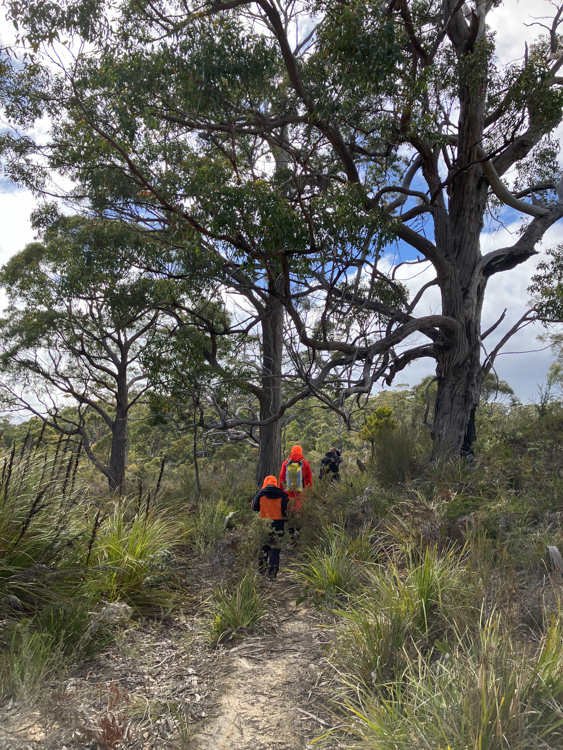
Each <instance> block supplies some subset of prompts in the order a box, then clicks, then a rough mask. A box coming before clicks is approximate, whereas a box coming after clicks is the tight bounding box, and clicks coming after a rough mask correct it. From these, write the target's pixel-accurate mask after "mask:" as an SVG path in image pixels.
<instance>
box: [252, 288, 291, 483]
mask: <svg viewBox="0 0 563 750" xmlns="http://www.w3.org/2000/svg"><path fill="white" fill-rule="evenodd" d="M279 281H280V283H282V282H283V279H282V278H280V280H279ZM268 309H269V312H268V315H267V316H266V317H265V318H264V319H263V320H262V392H263V395H262V397H261V398H260V420H264V419H269V418H270V417H272V416H273V415H274V414H277V413H278V412H279V410H280V407H281V370H282V354H283V318H284V308H283V305H282V304H281V303H280V301H279V299H278V298H277V297H276V296H275V295H274V294H270V295H269V299H268ZM280 466H281V422H280V420H279V419H278V420H276V421H275V422H271V423H270V424H268V425H266V426H263V427H260V446H259V453H258V467H257V470H256V482H257V484H258V486H262V482H263V481H264V478H265V477H267V476H269V475H270V474H271V475H273V476H277V475H278V473H279V470H280Z"/></svg>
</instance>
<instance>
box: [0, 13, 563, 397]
mask: <svg viewBox="0 0 563 750" xmlns="http://www.w3.org/2000/svg"><path fill="white" fill-rule="evenodd" d="M553 8H554V6H553V3H551V2H548V0H505V3H504V5H503V6H502V7H501V8H497V9H495V10H493V11H492V12H491V14H490V16H489V23H490V25H491V26H492V27H493V28H494V30H495V31H496V32H497V51H498V55H499V57H500V59H501V60H502V61H504V62H508V61H510V60H515V59H518V58H521V57H522V56H523V53H524V40H525V39H527V40H528V41H529V42H530V41H532V40H533V39H534V38H535V37H536V36H537V35H538V34H539V32H540V31H541V30H540V29H539V28H538V27H534V26H532V27H526V26H525V24H530V23H532V22H533V21H534V19H541V17H542V16H543V17H546V18H548V17H550V16H552V15H553V12H554V11H553ZM0 12H3V10H0ZM0 39H1V41H2V44H9V43H11V42H12V40H13V28H12V26H11V24H8V23H7V22H6V21H5V20H4V19H3V18H1V17H0ZM34 205H35V202H34V199H33V197H32V196H31V195H30V194H29V193H28V192H27V191H24V190H19V189H16V188H14V187H13V186H12V185H10V184H7V183H5V182H3V183H0V226H1V227H2V231H1V233H0V264H2V263H5V262H6V261H7V260H8V258H9V257H10V256H11V255H13V254H14V253H16V252H18V251H19V250H21V249H22V247H23V246H24V245H25V244H26V243H28V242H30V241H32V240H33V239H34V236H33V232H32V230H31V227H30V224H29V215H30V213H31V211H32V210H33V208H34ZM503 219H504V223H505V226H506V229H503V230H501V231H500V232H498V233H496V234H494V235H493V234H489V235H484V237H483V243H482V244H483V248H482V249H483V252H488V251H489V250H493V249H495V248H497V247H505V246H507V245H509V244H512V243H513V242H514V241H515V239H516V237H515V236H514V235H511V231H513V232H514V231H515V230H516V229H517V225H516V224H511V222H514V221H515V219H516V217H515V216H514V215H513V212H512V213H511V212H507V213H506V215H505V216H503ZM559 242H563V222H560V223H559V224H558V225H556V226H555V227H552V229H551V230H550V231H549V232H548V234H547V235H546V237H545V239H544V243H543V246H542V247H543V248H544V249H545V248H547V247H550V246H552V245H554V244H558V243H559ZM540 249H541V248H540ZM537 262H539V258H538V259H533V260H532V261H529V262H528V263H526V264H524V265H522V266H519V267H518V268H516V269H514V270H513V271H510V272H508V273H504V274H497V275H496V276H494V277H493V278H492V280H491V281H490V282H489V286H488V293H487V298H486V302H485V306H484V314H483V329H484V330H485V329H487V328H488V327H489V326H490V325H492V324H493V323H494V322H495V321H496V320H497V319H498V318H499V316H500V315H501V313H502V312H503V310H504V309H506V310H507V315H506V318H505V321H504V323H503V325H502V326H500V327H499V329H498V331H497V332H496V336H495V338H494V339H493V336H491V337H490V338H491V340H490V341H489V340H487V342H486V343H487V344H488V345H489V347H492V346H494V342H495V340H496V339H497V338H498V337H500V336H502V335H503V334H504V332H505V331H506V330H508V328H510V327H511V325H512V324H513V322H514V321H515V320H517V319H518V317H520V316H521V315H522V314H523V313H524V311H525V310H526V303H527V300H528V293H527V287H528V285H529V283H530V278H531V276H532V275H533V273H534V269H535V266H536V265H537ZM421 271H422V273H421ZM414 274H417V276H416V278H414V279H412V280H409V276H414ZM402 277H403V279H404V280H405V281H406V283H407V284H408V285H409V286H411V288H412V289H413V290H415V289H417V288H418V287H419V286H420V285H421V284H423V283H424V282H425V281H426V280H428V279H430V278H432V273H431V269H430V268H428V269H427V270H424V269H423V268H421V267H415V270H413V267H412V266H407V267H405V268H404V269H403V274H402ZM424 301H425V306H426V308H427V309H428V310H431V311H433V312H436V311H438V310H439V306H440V303H439V297H438V295H437V292H436V290H435V289H432V290H430V291H429V292H427V295H426V296H425V298H424ZM0 302H1V300H0ZM539 333H541V328H539V327H534V326H529V327H528V328H526V329H525V330H524V331H522V332H520V333H519V334H518V335H517V336H515V337H514V338H513V339H512V340H511V342H510V343H509V344H508V346H507V347H506V349H505V353H504V354H502V355H500V356H499V357H498V359H497V366H496V371H497V373H498V375H499V377H500V378H502V379H503V380H507V381H508V382H509V383H510V385H511V386H512V387H513V388H514V390H515V391H516V393H517V395H518V396H519V397H520V398H521V399H522V400H524V401H529V400H534V399H536V398H537V395H538V386H539V385H540V384H543V383H544V382H545V376H546V372H547V369H548V367H549V364H550V362H551V360H552V357H551V353H550V351H549V350H545V349H544V350H542V349H543V347H544V345H543V344H541V342H538V341H537V336H538V334H539ZM518 352H525V353H518ZM530 352H532V353H530ZM430 372H432V367H431V363H430V361H429V360H422V361H421V362H419V363H415V364H413V365H411V366H410V368H408V369H406V370H405V371H404V372H403V373H401V374H400V376H399V380H400V381H401V382H404V383H409V384H413V383H416V382H418V381H419V380H420V379H421V378H422V377H423V376H424V375H426V374H428V373H430Z"/></svg>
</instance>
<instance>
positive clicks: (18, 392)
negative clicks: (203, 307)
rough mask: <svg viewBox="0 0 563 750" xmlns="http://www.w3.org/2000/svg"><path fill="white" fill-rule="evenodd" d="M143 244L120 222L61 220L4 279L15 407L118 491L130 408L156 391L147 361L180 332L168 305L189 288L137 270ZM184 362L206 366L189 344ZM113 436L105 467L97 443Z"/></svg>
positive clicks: (9, 383)
mask: <svg viewBox="0 0 563 750" xmlns="http://www.w3.org/2000/svg"><path fill="white" fill-rule="evenodd" d="M145 244H146V241H145V240H144V239H143V238H142V236H141V235H139V234H138V233H136V232H132V231H131V229H130V228H128V227H127V226H125V225H124V224H122V223H119V222H111V221H102V222H99V221H84V220H81V219H78V218H76V217H75V218H70V219H61V220H59V221H58V222H57V223H56V224H54V225H52V226H51V228H50V229H49V230H48V231H47V232H46V234H45V242H44V244H39V243H33V244H31V245H28V246H27V247H26V248H25V249H24V250H23V251H22V252H21V253H19V254H18V255H16V256H14V257H13V258H12V259H11V260H10V261H9V262H8V263H7V264H6V265H5V266H4V268H3V269H2V274H1V277H0V283H1V284H2V286H3V287H4V289H5V290H6V291H7V294H8V298H9V300H10V306H9V308H8V310H7V314H6V318H5V319H4V320H3V325H2V335H1V360H0V362H1V366H2V370H3V372H4V375H5V380H4V392H5V393H7V400H8V402H9V403H10V404H11V406H12V407H13V408H16V409H22V408H23V409H25V410H27V411H28V412H29V411H31V412H32V413H34V414H36V415H37V416H39V417H41V418H42V419H44V420H46V423H47V424H48V425H49V426H51V427H53V428H54V429H56V430H58V431H60V432H63V433H65V434H67V435H69V436H73V437H74V438H76V439H77V440H79V441H80V442H81V443H82V444H83V446H84V449H85V451H86V454H87V455H88V457H89V458H90V460H91V461H92V462H93V463H94V465H95V466H96V467H97V468H98V469H99V470H100V471H101V472H102V473H103V474H104V475H105V476H106V477H107V479H108V481H109V484H110V487H111V488H112V489H117V488H120V487H121V486H122V485H123V481H124V478H125V466H126V462H127V432H128V420H129V412H130V409H131V408H132V407H133V406H134V405H135V404H137V403H138V402H139V401H140V400H141V399H142V398H143V397H144V396H145V394H146V393H147V391H148V389H149V387H150V379H149V377H148V371H147V369H146V363H147V361H148V360H150V354H151V352H152V351H153V350H154V349H155V348H156V349H157V350H160V347H161V344H162V341H163V339H164V338H167V337H169V336H173V335H174V333H175V331H176V330H177V329H178V322H177V321H176V320H174V319H173V318H170V316H167V315H166V314H165V312H164V308H165V307H166V305H170V304H172V303H173V302H174V301H175V299H176V298H178V297H184V298H185V296H186V289H187V287H186V284H182V283H180V282H177V283H176V284H175V285H173V284H172V283H171V282H168V281H163V280H160V279H158V278H155V277H154V276H151V275H148V274H143V273H141V272H139V270H138V268H137V267H136V266H135V263H136V262H138V257H139V254H140V252H141V248H142V247H143V245H145ZM183 342H184V344H185V342H186V337H185V336H184V337H183ZM184 356H185V358H186V360H189V362H190V365H194V367H195V365H196V363H197V361H198V360H199V361H201V360H202V359H203V353H202V352H201V348H198V347H194V346H193V345H192V342H191V341H189V346H184ZM65 398H66V399H70V404H72V405H73V408H68V406H67V404H68V403H69V402H68V401H66V402H65V401H64V400H62V399H65ZM100 427H101V433H100ZM106 431H109V433H110V434H111V441H110V442H111V447H110V450H109V456H108V459H107V461H103V460H101V458H100V457H99V454H98V455H97V454H96V452H95V450H94V449H93V446H94V444H95V443H96V442H97V440H99V439H100V438H102V437H103V436H104V434H105V433H106Z"/></svg>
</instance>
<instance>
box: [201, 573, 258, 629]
mask: <svg viewBox="0 0 563 750" xmlns="http://www.w3.org/2000/svg"><path fill="white" fill-rule="evenodd" d="M268 605H269V600H268V596H267V595H266V594H265V593H264V592H263V591H260V590H259V589H258V586H257V575H256V573H254V572H252V571H251V570H247V571H246V572H245V574H244V575H243V576H242V578H240V579H239V580H238V581H237V582H236V583H234V585H224V586H221V587H220V588H218V589H217V590H216V591H215V592H214V594H213V596H212V597H211V600H210V601H209V611H210V614H211V616H212V622H211V630H210V640H211V641H213V642H215V643H218V642H221V641H224V640H225V639H226V638H232V637H233V636H236V635H238V634H240V633H241V631H247V630H252V629H253V628H254V627H256V625H257V624H258V623H259V622H260V621H261V620H263V619H264V618H265V617H266V615H267V614H268V611H269V606H268Z"/></svg>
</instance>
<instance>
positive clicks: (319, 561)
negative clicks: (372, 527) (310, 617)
mask: <svg viewBox="0 0 563 750" xmlns="http://www.w3.org/2000/svg"><path fill="white" fill-rule="evenodd" d="M375 555H376V550H375V548H374V546H373V545H372V543H371V538H370V534H369V532H367V531H365V530H361V531H360V532H359V533H358V534H354V535H352V534H350V533H348V532H347V531H346V529H345V528H343V527H342V526H339V525H338V524H332V525H331V526H328V527H326V528H325V529H324V530H323V531H322V533H321V535H320V537H319V539H318V540H317V543H316V544H315V546H314V547H312V548H310V549H308V550H306V551H305V552H304V553H303V556H302V559H301V561H300V562H299V564H298V565H297V566H296V567H295V575H296V577H297V580H298V581H299V582H300V583H301V584H302V586H303V592H304V594H303V596H304V598H310V599H312V600H313V601H314V602H315V603H317V604H320V603H321V602H323V603H324V604H325V605H329V604H334V603H339V602H343V601H346V600H347V599H348V598H349V597H350V596H352V595H353V594H355V593H357V592H358V590H359V589H360V587H361V585H362V582H363V581H365V579H366V576H367V567H366V566H369V565H370V564H371V563H373V561H374V559H375Z"/></svg>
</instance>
